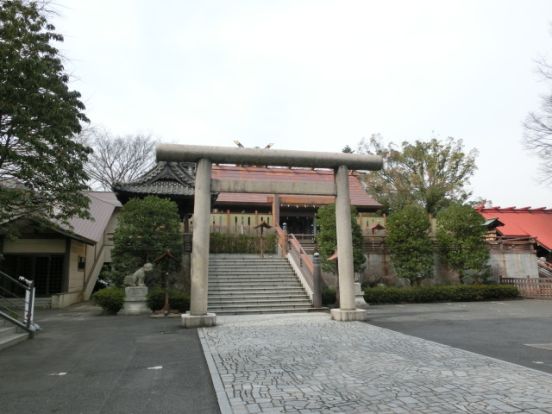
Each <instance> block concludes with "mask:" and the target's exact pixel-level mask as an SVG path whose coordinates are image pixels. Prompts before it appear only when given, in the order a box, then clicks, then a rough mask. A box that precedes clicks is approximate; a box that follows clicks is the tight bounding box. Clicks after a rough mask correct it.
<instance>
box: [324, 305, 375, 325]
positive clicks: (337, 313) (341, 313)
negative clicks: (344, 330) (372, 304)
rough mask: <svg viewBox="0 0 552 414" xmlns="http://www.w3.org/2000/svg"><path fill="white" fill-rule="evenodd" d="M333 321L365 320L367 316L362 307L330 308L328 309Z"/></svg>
mask: <svg viewBox="0 0 552 414" xmlns="http://www.w3.org/2000/svg"><path fill="white" fill-rule="evenodd" d="M330 313H331V315H332V319H333V320H334V321H342V322H345V321H365V320H366V318H367V317H368V314H367V312H366V311H365V310H364V309H350V310H349V309H337V308H336V309H332V310H331V311H330Z"/></svg>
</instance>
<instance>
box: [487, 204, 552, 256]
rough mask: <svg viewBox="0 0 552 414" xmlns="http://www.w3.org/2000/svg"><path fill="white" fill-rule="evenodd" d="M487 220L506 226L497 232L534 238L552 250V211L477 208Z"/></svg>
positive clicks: (527, 208) (542, 208)
mask: <svg viewBox="0 0 552 414" xmlns="http://www.w3.org/2000/svg"><path fill="white" fill-rule="evenodd" d="M477 211H478V212H479V214H481V215H482V216H483V217H485V219H493V218H497V219H499V220H500V221H501V222H502V223H504V226H501V227H499V228H497V231H498V232H499V233H500V234H502V235H503V236H507V237H533V238H535V239H536V240H537V243H539V244H540V245H542V246H543V247H545V248H546V249H548V250H552V209H547V208H545V207H541V208H530V207H523V208H516V207H507V208H500V207H493V208H477Z"/></svg>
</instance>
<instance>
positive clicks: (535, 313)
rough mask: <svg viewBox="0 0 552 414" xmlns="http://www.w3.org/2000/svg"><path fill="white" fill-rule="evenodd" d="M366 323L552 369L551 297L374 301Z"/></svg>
mask: <svg viewBox="0 0 552 414" xmlns="http://www.w3.org/2000/svg"><path fill="white" fill-rule="evenodd" d="M368 313H369V321H368V323H370V324H373V325H376V326H380V327H383V328H388V329H392V330H394V331H398V332H402V333H405V334H408V335H412V336H416V337H419V338H423V339H428V340H431V341H434V342H438V343H441V344H445V345H450V346H453V347H456V348H460V349H464V350H467V351H472V352H475V353H478V354H482V355H487V356H490V357H494V358H497V359H501V360H504V361H508V362H513V363H515V364H520V365H524V366H526V367H530V368H534V369H537V370H540V371H544V372H548V373H552V300H511V301H497V302H464V303H434V304H404V305H377V306H370V307H369V309H368Z"/></svg>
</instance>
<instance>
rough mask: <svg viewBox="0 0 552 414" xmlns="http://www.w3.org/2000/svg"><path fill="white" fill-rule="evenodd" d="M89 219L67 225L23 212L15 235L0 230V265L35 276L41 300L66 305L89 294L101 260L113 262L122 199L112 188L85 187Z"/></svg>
mask: <svg viewBox="0 0 552 414" xmlns="http://www.w3.org/2000/svg"><path fill="white" fill-rule="evenodd" d="M87 195H88V197H89V199H90V204H89V210H90V215H91V217H92V219H87V220H85V219H80V218H73V219H71V220H70V221H69V223H70V227H67V226H63V225H59V224H57V223H53V222H46V223H45V222H44V220H39V219H37V218H33V217H21V218H19V219H17V220H16V221H15V222H14V223H13V224H15V225H16V226H17V228H18V231H19V237H18V238H17V239H9V238H4V237H3V236H2V235H1V234H0V253H1V255H2V257H3V260H1V261H0V270H1V271H3V272H5V273H7V274H8V275H10V276H12V277H14V278H17V277H18V276H24V277H25V278H27V279H31V280H34V282H35V287H36V295H37V298H38V302H37V303H39V304H40V306H43V307H50V306H51V307H54V308H56V307H64V306H68V305H70V304H72V303H77V302H80V301H82V300H87V299H89V298H90V295H91V293H92V290H93V288H94V285H95V283H96V281H97V278H98V275H99V273H100V271H101V269H102V267H103V265H104V263H109V262H111V248H112V246H113V232H114V229H115V226H116V224H117V211H118V210H119V209H120V207H122V205H121V203H120V202H119V200H117V198H116V197H115V194H114V193H111V192H95V191H91V192H88V193H87Z"/></svg>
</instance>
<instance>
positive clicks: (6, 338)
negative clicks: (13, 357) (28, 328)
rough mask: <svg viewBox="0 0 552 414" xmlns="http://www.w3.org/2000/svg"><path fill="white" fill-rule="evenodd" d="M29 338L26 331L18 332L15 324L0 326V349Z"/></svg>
mask: <svg viewBox="0 0 552 414" xmlns="http://www.w3.org/2000/svg"><path fill="white" fill-rule="evenodd" d="M28 338H29V334H28V333H26V332H19V330H18V328H17V327H15V326H13V325H12V326H6V325H4V326H3V327H1V328H0V350H2V349H5V348H8V347H10V346H13V345H15V344H18V343H19V342H23V341H25V340H26V339H28Z"/></svg>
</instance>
